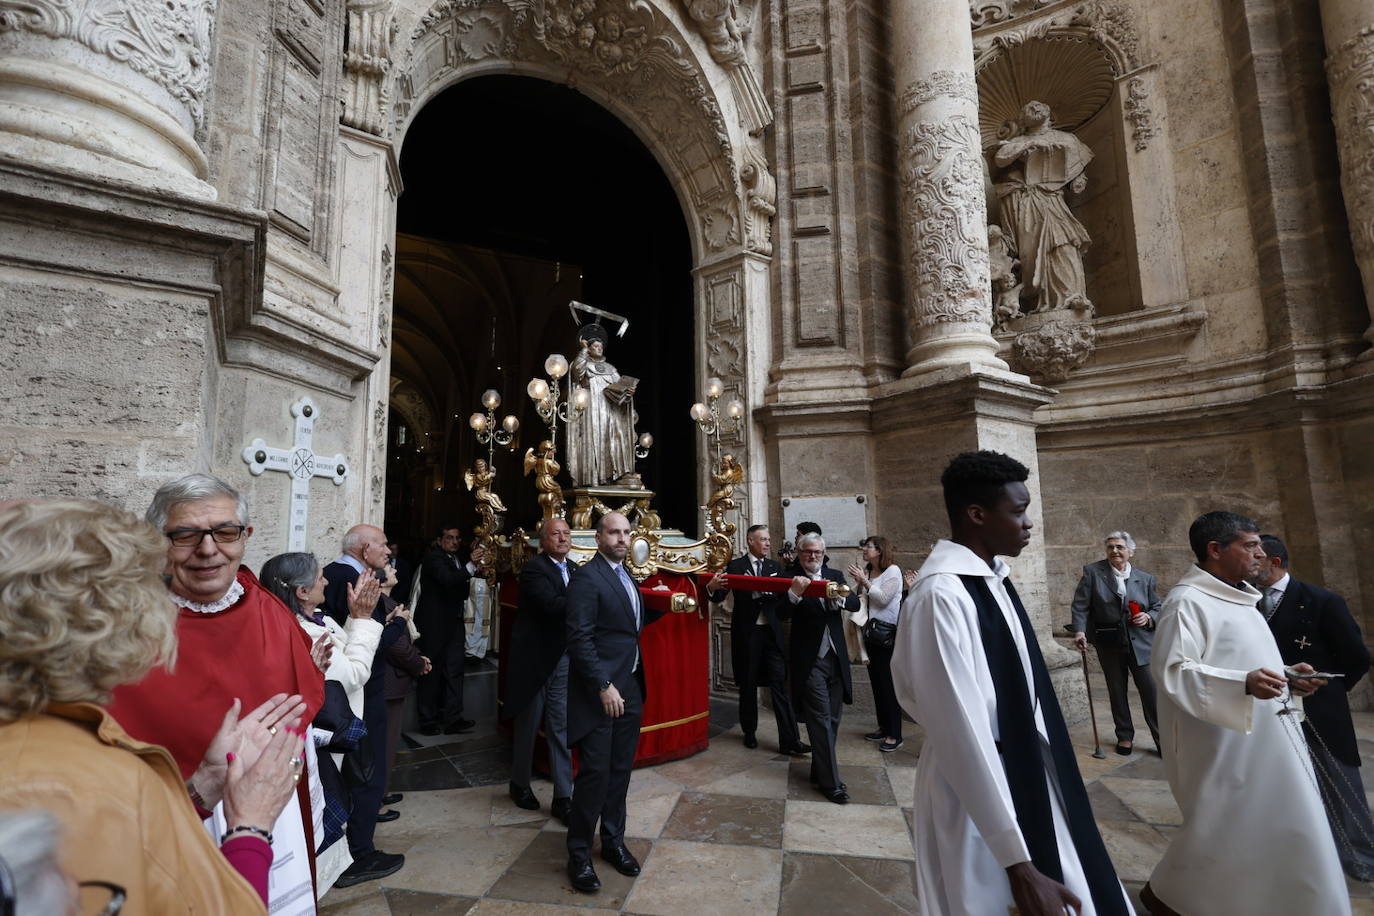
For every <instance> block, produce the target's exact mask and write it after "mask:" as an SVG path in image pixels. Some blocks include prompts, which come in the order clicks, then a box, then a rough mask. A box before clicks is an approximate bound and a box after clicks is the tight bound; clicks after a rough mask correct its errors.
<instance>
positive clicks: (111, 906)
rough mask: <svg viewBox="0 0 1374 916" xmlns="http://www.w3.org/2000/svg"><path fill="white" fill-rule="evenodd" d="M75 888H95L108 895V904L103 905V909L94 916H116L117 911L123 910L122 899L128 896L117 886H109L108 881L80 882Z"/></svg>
mask: <svg viewBox="0 0 1374 916" xmlns="http://www.w3.org/2000/svg"><path fill="white" fill-rule="evenodd" d="M77 886H78V887H97V888H100V889H101V890H103V891H107V892H108V893H109V895H110V902H109V903H107V904H105V908H104V909H102V910H100V911H98V912H97V913H96V916H117V914H118V913H119V911H120V910H122V909H124V898H125V897H126V896H128V895H127V893H126V892H125V890H124V888H122V887H120V886H119V885H118V884H111V883H110V882H109V881H82V882H81V883H80V884H78V885H77Z"/></svg>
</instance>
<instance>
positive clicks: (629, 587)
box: [616, 563, 639, 632]
mask: <svg viewBox="0 0 1374 916" xmlns="http://www.w3.org/2000/svg"><path fill="white" fill-rule="evenodd" d="M616 569H617V570H618V571H619V573H620V584H621V585H622V586H624V588H625V597H627V598H629V599H630V609H631V610H633V611H634V613H635V630H636V632H637V631H638V630H639V595H638V594H637V592H638V591H639V589H637V588H635V582H634V580H633V579H631V578H630V574H629V572H628V571H627V570H626V569H625V565H624V564H623V563H622V564H621V565H619V566H617V567H616Z"/></svg>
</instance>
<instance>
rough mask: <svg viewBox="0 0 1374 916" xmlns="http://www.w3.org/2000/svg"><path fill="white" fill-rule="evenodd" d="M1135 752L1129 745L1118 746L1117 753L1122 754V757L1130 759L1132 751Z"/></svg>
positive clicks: (1119, 744)
mask: <svg viewBox="0 0 1374 916" xmlns="http://www.w3.org/2000/svg"><path fill="white" fill-rule="evenodd" d="M1133 750H1134V748H1133V747H1131V745H1129V744H1121V743H1118V744H1117V745H1116V752H1117V753H1118V754H1120V755H1121V756H1122V757H1129V756H1131V751H1133Z"/></svg>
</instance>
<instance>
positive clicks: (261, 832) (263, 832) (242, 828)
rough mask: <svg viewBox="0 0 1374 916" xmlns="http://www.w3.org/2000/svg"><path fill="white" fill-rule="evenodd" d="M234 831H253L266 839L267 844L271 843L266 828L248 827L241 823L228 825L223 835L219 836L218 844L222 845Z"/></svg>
mask: <svg viewBox="0 0 1374 916" xmlns="http://www.w3.org/2000/svg"><path fill="white" fill-rule="evenodd" d="M236 833H255V834H257V835H258V836H260V837H262V838H263V839H264V840H266V841H267V845H268V846H271V845H272V834H271V833H269V832H267V831H266V830H263V829H262V828H261V827H250V826H249V825H247V824H243V825H240V826H238V827H230V828H229V829H228V830H227V831H226V832H225V834H224V836H222V837H220V838H219V842H220V845H221V846H223V845H224V844H225V843H226V842H227V841H228V840H229V838H230V837H232V836H233V835H234V834H236Z"/></svg>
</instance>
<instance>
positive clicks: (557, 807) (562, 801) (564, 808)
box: [549, 798, 572, 827]
mask: <svg viewBox="0 0 1374 916" xmlns="http://www.w3.org/2000/svg"><path fill="white" fill-rule="evenodd" d="M549 813H550V814H552V815H553V816H554V817H556V818H558V819H559V820H560V821H562V822H563V826H564V827H566V826H568V817H569V816H570V815H571V814H572V799H571V798H555V799H554V800H553V804H551V805H549Z"/></svg>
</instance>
